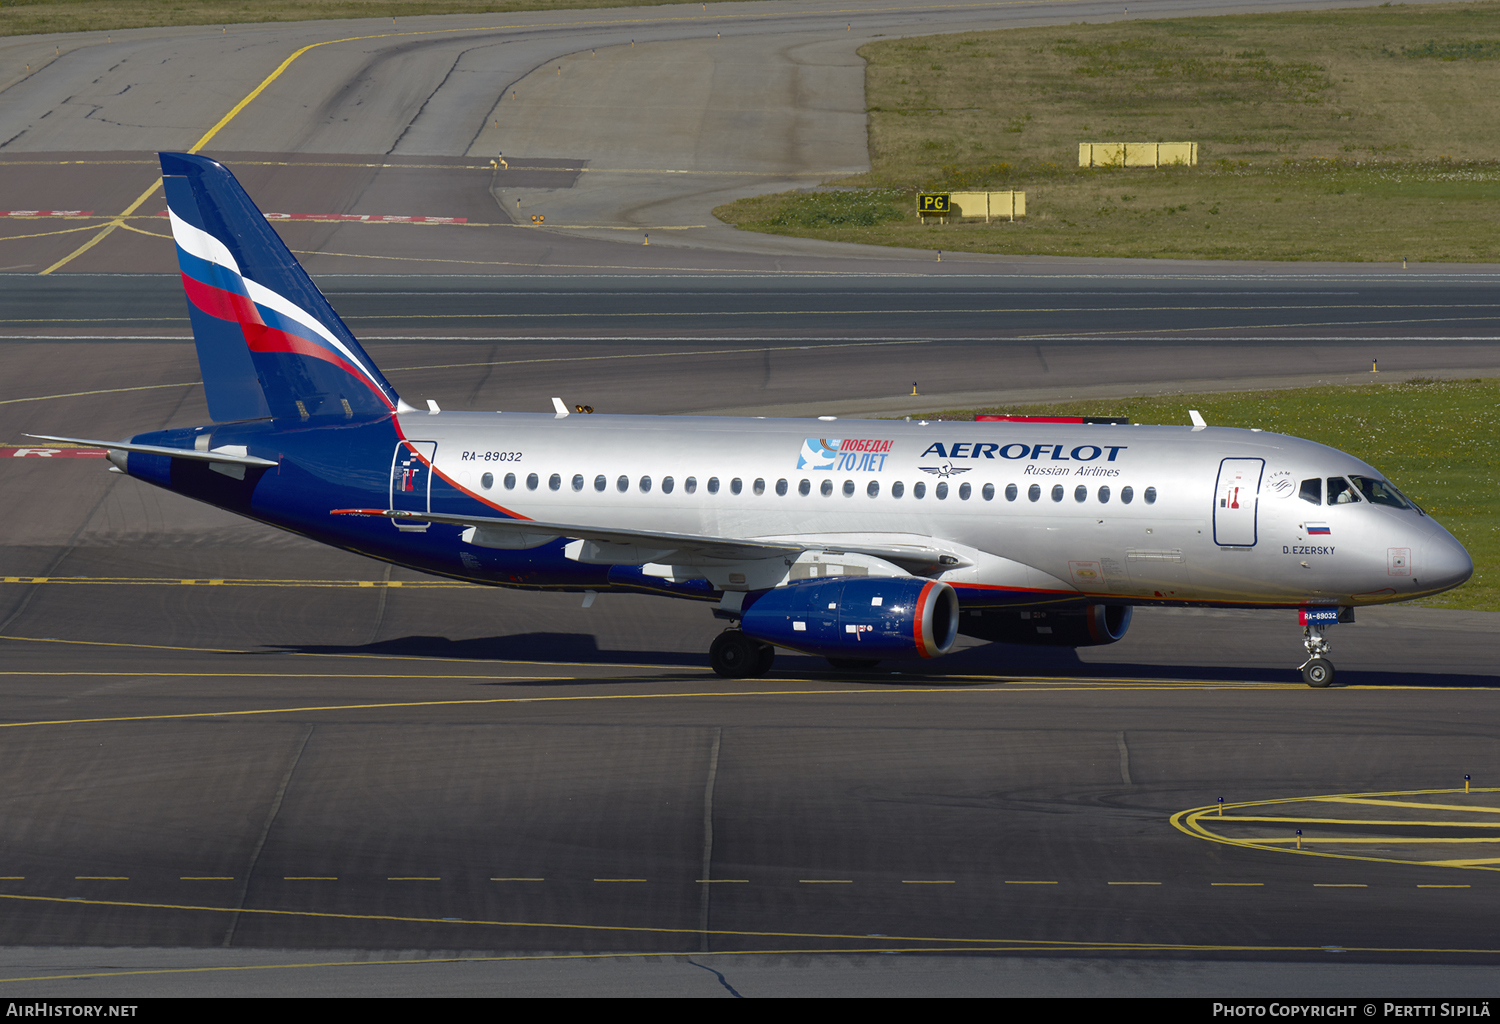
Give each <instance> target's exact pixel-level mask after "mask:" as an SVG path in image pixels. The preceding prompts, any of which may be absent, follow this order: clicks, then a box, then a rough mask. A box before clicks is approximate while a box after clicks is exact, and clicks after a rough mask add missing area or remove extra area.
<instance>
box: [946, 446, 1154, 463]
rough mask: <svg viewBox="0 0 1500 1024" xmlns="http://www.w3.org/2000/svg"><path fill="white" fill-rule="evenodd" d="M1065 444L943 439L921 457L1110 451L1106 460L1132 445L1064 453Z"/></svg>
mask: <svg viewBox="0 0 1500 1024" xmlns="http://www.w3.org/2000/svg"><path fill="white" fill-rule="evenodd" d="M1064 447H1065V446H1064V445H1060V444H1022V443H1021V442H1019V441H1013V442H1011V443H1010V444H1006V445H1002V444H996V443H994V442H990V441H955V442H953V443H952V444H951V445H949V446H948V447H947V448H946V449H945V448H944V447H943V442H941V441H937V442H934V443H933V444H932V445H930V446H929V447H928V449H927V450H926V451H925V452H923V453H922V458H924V459H925V458H926V457H927V456H929V455H936V456H937V457H938V458H940V459H977V458H980V457H981V456H982V457H984V458H986V459H993V458H994V457H995V456H996V455H997V454H998V455H999V456H1000V457H1001V458H1002V459H1031V460H1033V461H1035V460H1036V459H1040V458H1042V455H1043V453H1044V452H1045V453H1047V457H1048V458H1049V459H1050V460H1051V461H1053V462H1070V461H1071V462H1093V461H1094V460H1095V459H1097V458H1099V456H1101V455H1103V454H1104V453H1105V452H1109V458H1107V459H1105V460H1104V461H1105V462H1113V461H1115V458H1116V457H1117V456H1118V455H1119V454H1120V453H1121V452H1123V451H1124V450H1125V449H1126V448H1128V447H1130V446H1129V445H1124V444H1111V445H1103V446H1101V445H1097V444H1081V445H1078V446H1077V447H1076V448H1074V449H1073V450H1072V451H1070V452H1069V453H1068V454H1067V455H1064V454H1063V448H1064ZM971 449H972V450H971Z"/></svg>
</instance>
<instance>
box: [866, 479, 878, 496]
mask: <svg viewBox="0 0 1500 1024" xmlns="http://www.w3.org/2000/svg"><path fill="white" fill-rule="evenodd" d="M865 493H866V494H868V495H869V496H870V497H872V498H878V497H880V481H879V480H871V481H870V486H868V487H866V488H865Z"/></svg>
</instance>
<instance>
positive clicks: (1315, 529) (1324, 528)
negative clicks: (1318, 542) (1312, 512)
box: [1307, 523, 1333, 537]
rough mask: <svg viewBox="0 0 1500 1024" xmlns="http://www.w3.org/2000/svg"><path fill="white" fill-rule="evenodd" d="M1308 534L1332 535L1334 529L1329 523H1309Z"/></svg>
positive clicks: (1314, 535) (1316, 535)
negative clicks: (1329, 526) (1331, 528)
mask: <svg viewBox="0 0 1500 1024" xmlns="http://www.w3.org/2000/svg"><path fill="white" fill-rule="evenodd" d="M1307 535H1308V536H1309V537H1331V536H1333V531H1332V530H1330V529H1329V528H1328V524H1327V523H1308V524H1307Z"/></svg>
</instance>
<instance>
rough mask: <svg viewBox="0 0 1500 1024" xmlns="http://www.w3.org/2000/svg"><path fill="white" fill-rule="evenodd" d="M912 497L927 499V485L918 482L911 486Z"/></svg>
mask: <svg viewBox="0 0 1500 1024" xmlns="http://www.w3.org/2000/svg"><path fill="white" fill-rule="evenodd" d="M911 496H912V497H913V498H925V497H927V485H926V484H924V483H923V482H922V481H920V480H918V481H917V482H916V483H914V484H912V485H911Z"/></svg>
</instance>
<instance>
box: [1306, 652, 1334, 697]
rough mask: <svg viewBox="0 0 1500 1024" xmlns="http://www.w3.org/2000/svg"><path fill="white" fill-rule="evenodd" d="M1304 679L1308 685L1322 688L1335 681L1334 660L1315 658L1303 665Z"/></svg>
mask: <svg viewBox="0 0 1500 1024" xmlns="http://www.w3.org/2000/svg"><path fill="white" fill-rule="evenodd" d="M1302 681H1303V682H1304V683H1306V684H1307V685H1308V686H1316V687H1317V688H1319V689H1322V688H1323V687H1325V686H1328V685H1330V684H1331V683H1332V682H1333V662H1331V661H1328V660H1327V659H1325V658H1314V659H1313V660H1312V661H1309V662H1308V663H1307V664H1306V665H1303V666H1302Z"/></svg>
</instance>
